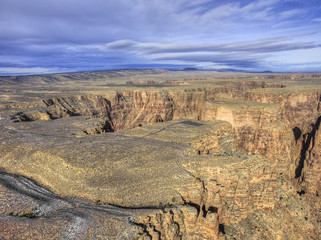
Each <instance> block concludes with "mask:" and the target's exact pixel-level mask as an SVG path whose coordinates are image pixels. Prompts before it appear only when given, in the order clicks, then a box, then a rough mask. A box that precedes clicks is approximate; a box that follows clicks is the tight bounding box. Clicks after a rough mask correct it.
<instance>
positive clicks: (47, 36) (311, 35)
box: [0, 0, 321, 75]
mask: <svg viewBox="0 0 321 240" xmlns="http://www.w3.org/2000/svg"><path fill="white" fill-rule="evenodd" d="M0 6H1V7H0V74H2V75H6V74H34V73H52V72H69V71H89V70H107V69H123V68H168V69H180V68H184V67H197V68H202V69H229V68H233V69H239V70H249V71H264V70H272V71H305V70H313V71H315V70H321V3H320V1H319V0H305V1H302V0H300V1H297V0H283V1H281V0H257V1H245V0H225V1H222V0H217V1H216V0H195V1H190V0H176V1H173V0H45V1H44V0H28V1H26V0H0Z"/></svg>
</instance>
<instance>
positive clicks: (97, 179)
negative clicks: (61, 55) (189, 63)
mask: <svg viewBox="0 0 321 240" xmlns="http://www.w3.org/2000/svg"><path fill="white" fill-rule="evenodd" d="M320 77H321V74H318V73H313V74H308V73H305V74H298V73H295V74H276V73H228V72H226V73H220V72H215V71H186V72H185V71H166V70H119V71H102V72H83V73H65V74H51V75H36V76H4V77H1V76H0V153H1V155H0V239H144V240H145V239H186V240H194V239H196V240H197V239H212V240H216V239H219V240H221V239H227V240H232V239H320V236H321V201H320V194H321V160H320V157H321V156H320V150H321V135H320V131H319V127H320V122H321V109H320V102H321V95H320V94H321V84H320V82H319V81H320Z"/></svg>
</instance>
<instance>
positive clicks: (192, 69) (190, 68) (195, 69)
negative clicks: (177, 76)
mask: <svg viewBox="0 0 321 240" xmlns="http://www.w3.org/2000/svg"><path fill="white" fill-rule="evenodd" d="M200 70H201V69H198V68H192V67H188V68H184V69H182V71H200Z"/></svg>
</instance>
